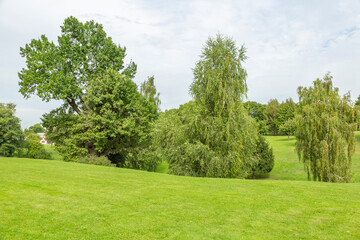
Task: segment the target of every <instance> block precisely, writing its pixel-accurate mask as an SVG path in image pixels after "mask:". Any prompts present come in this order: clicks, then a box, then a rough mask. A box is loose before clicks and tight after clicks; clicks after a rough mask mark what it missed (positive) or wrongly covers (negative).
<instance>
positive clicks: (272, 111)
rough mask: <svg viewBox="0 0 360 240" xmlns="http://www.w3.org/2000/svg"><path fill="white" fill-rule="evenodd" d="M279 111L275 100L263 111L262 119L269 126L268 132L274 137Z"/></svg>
mask: <svg viewBox="0 0 360 240" xmlns="http://www.w3.org/2000/svg"><path fill="white" fill-rule="evenodd" d="M279 109H280V104H279V101H278V100H277V99H271V100H270V101H269V102H268V104H267V105H266V107H265V110H264V118H265V120H266V121H267V124H268V126H269V131H270V132H272V134H274V135H276V134H277V133H278V128H277V125H276V118H277V117H278V112H279Z"/></svg>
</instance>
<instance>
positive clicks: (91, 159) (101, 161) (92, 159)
mask: <svg viewBox="0 0 360 240" xmlns="http://www.w3.org/2000/svg"><path fill="white" fill-rule="evenodd" d="M77 162H78V163H85V164H93V165H101V166H107V167H115V166H116V165H115V164H113V163H111V161H110V160H109V159H108V158H107V157H105V156H100V157H98V156H94V155H88V156H85V157H81V158H79V160H78V161H77Z"/></svg>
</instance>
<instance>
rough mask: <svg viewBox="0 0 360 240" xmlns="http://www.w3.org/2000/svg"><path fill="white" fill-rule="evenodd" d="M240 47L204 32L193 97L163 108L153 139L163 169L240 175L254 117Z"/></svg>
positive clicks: (248, 155) (253, 135)
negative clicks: (246, 104)
mask: <svg viewBox="0 0 360 240" xmlns="http://www.w3.org/2000/svg"><path fill="white" fill-rule="evenodd" d="M245 58H246V57H245V49H244V47H241V48H237V47H236V45H235V42H234V41H233V40H232V39H230V38H226V37H222V36H221V35H218V36H217V37H216V38H209V40H208V41H207V43H206V45H205V47H204V49H203V51H202V54H201V56H200V60H199V61H198V62H197V63H196V66H195V68H194V70H193V71H194V81H193V83H192V85H191V87H190V93H191V95H192V96H193V98H194V101H193V102H189V103H187V104H184V105H182V106H181V107H180V108H179V109H173V110H170V111H167V112H165V113H163V114H162V115H161V116H160V118H159V120H158V122H157V123H156V125H155V127H154V132H153V140H154V146H157V147H158V149H159V150H160V152H161V153H162V155H163V156H165V159H167V161H168V162H169V172H170V173H173V174H179V175H189V176H207V177H245V173H246V169H244V166H246V164H245V163H247V162H249V161H252V160H253V158H252V154H253V151H254V148H255V141H256V136H257V131H256V123H255V121H254V120H253V119H252V118H251V117H250V116H248V114H247V112H246V110H245V109H244V107H243V103H242V99H243V98H244V97H245V96H246V91H247V86H246V71H245V69H244V68H243V67H242V65H241V63H242V62H243V61H244V60H245Z"/></svg>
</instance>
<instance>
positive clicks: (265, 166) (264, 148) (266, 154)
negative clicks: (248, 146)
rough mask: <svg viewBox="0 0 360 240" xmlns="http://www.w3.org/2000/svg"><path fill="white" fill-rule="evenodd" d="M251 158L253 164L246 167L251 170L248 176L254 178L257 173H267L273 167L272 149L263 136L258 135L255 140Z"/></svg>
mask: <svg viewBox="0 0 360 240" xmlns="http://www.w3.org/2000/svg"><path fill="white" fill-rule="evenodd" d="M253 158H254V161H252V163H253V164H252V165H251V166H249V167H248V168H249V169H250V171H251V172H250V173H249V175H248V177H252V178H255V177H256V176H257V175H263V174H268V173H269V172H271V170H272V169H273V167H274V164H275V162H274V154H273V150H272V148H271V147H270V146H269V143H268V142H267V141H266V139H265V138H264V137H263V136H259V137H258V140H257V141H256V150H255V152H254V155H253Z"/></svg>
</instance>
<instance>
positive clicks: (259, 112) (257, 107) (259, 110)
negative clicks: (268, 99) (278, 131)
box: [244, 101, 266, 122]
mask: <svg viewBox="0 0 360 240" xmlns="http://www.w3.org/2000/svg"><path fill="white" fill-rule="evenodd" d="M244 107H245V109H246V110H247V111H248V113H249V115H250V116H251V117H252V118H255V120H256V121H257V122H259V121H262V120H264V110H265V108H266V105H263V104H261V103H258V102H254V101H247V102H245V103H244Z"/></svg>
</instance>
